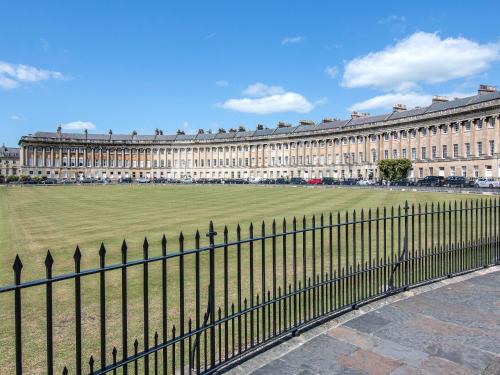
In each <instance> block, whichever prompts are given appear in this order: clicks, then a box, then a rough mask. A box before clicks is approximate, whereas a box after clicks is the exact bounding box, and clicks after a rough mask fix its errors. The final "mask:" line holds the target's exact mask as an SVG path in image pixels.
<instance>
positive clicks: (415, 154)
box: [411, 147, 417, 160]
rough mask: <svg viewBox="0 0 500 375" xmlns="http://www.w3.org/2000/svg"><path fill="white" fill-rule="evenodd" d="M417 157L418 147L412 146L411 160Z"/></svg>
mask: <svg viewBox="0 0 500 375" xmlns="http://www.w3.org/2000/svg"><path fill="white" fill-rule="evenodd" d="M416 158H417V149H416V148H415V147H412V148H411V160H415V159H416Z"/></svg>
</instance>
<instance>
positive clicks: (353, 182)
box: [342, 178, 358, 185]
mask: <svg viewBox="0 0 500 375" xmlns="http://www.w3.org/2000/svg"><path fill="white" fill-rule="evenodd" d="M357 183H358V179H357V178H346V179H345V180H343V181H342V185H357Z"/></svg>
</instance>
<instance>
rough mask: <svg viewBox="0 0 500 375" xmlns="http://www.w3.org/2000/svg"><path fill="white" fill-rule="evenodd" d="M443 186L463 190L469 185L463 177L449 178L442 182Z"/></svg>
mask: <svg viewBox="0 0 500 375" xmlns="http://www.w3.org/2000/svg"><path fill="white" fill-rule="evenodd" d="M444 186H447V187H461V188H464V187H467V186H470V183H469V181H468V180H467V179H466V178H465V177H462V176H450V177H448V178H447V179H446V180H444Z"/></svg>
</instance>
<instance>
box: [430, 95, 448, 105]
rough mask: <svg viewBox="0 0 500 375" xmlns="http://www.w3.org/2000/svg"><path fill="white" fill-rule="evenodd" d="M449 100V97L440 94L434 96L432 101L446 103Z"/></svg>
mask: <svg viewBox="0 0 500 375" xmlns="http://www.w3.org/2000/svg"><path fill="white" fill-rule="evenodd" d="M447 101H448V98H447V97H446V96H439V95H435V96H434V97H433V98H432V103H433V104H434V103H445V102H447Z"/></svg>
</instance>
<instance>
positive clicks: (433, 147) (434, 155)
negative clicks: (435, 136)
mask: <svg viewBox="0 0 500 375" xmlns="http://www.w3.org/2000/svg"><path fill="white" fill-rule="evenodd" d="M436 151H437V148H436V146H432V148H431V158H432V159H436Z"/></svg>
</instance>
